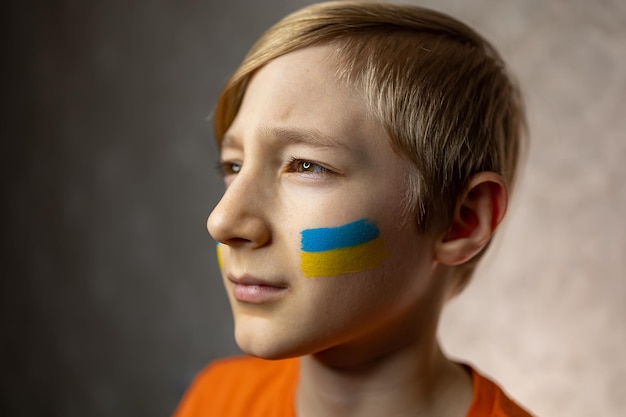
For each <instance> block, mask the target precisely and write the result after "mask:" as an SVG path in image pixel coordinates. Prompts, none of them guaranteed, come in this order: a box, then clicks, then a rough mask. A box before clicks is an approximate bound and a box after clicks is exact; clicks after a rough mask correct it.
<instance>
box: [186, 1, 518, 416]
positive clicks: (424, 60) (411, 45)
mask: <svg viewBox="0 0 626 417" xmlns="http://www.w3.org/2000/svg"><path fill="white" fill-rule="evenodd" d="M523 126H524V116H523V109H522V105H521V102H520V98H519V93H518V90H517V88H516V87H515V86H514V85H513V84H512V82H511V81H510V79H509V77H508V76H507V74H506V72H505V69H504V66H503V63H502V61H501V59H500V58H499V56H498V54H497V52H496V51H495V50H494V49H493V48H492V47H491V46H490V45H489V44H488V43H487V42H486V41H485V40H483V39H482V38H481V37H480V36H479V35H478V34H476V33H475V32H474V31H472V30H471V29H469V28H468V27H466V26H465V25H463V24H461V23H459V22H457V21H456V20H454V19H452V18H450V17H447V16H445V15H442V14H439V13H436V12H433V11H429V10H425V9H421V8H417V7H412V6H398V5H391V4H377V3H369V2H334V3H322V4H319V5H314V6H310V7H307V8H305V9H303V10H301V11H299V12H296V13H294V14H292V15H290V16H288V17H286V18H285V19H283V20H282V21H281V22H279V23H278V24H276V25H275V26H274V27H273V28H271V29H270V30H269V31H268V32H267V33H266V34H265V35H263V37H261V39H260V40H259V41H258V42H257V43H256V44H255V45H254V47H253V48H252V50H251V52H250V53H249V54H248V56H247V57H246V58H245V59H244V62H243V63H242V65H241V66H240V67H239V69H238V70H237V71H236V72H235V73H234V75H233V76H232V78H231V79H230V80H229V81H228V83H227V85H226V87H225V89H224V91H223V92H222V95H221V96H220V98H219V101H218V103H217V107H216V111H215V134H216V138H217V142H218V146H219V148H220V153H221V165H222V169H223V174H224V180H225V183H226V191H225V193H224V196H223V197H222V199H221V201H220V202H219V204H218V205H217V207H216V208H215V209H214V211H213V212H212V213H211V215H210V216H209V219H208V230H209V232H210V234H211V235H212V236H213V238H215V239H216V240H217V241H218V242H219V244H218V257H219V260H220V266H221V269H222V275H223V279H224V283H225V286H226V291H227V293H228V296H229V299H230V302H231V306H232V310H233V314H234V318H235V336H236V340H237V343H238V345H239V346H240V348H241V349H242V350H243V351H244V352H246V353H247V354H249V355H250V357H246V358H235V359H229V360H224V361H220V362H217V363H214V364H212V365H210V366H209V367H208V368H207V369H206V370H205V371H203V372H202V373H201V374H200V375H199V376H198V377H197V379H196V381H195V382H194V383H193V385H192V387H191V388H190V390H189V392H188V393H187V394H186V395H185V397H184V399H183V400H182V402H181V404H180V406H179V408H178V410H177V411H176V413H175V415H176V416H177V417H189V416H221V417H238V416H247V417H250V416H298V417H311V416H313V417H325V416H342V417H345V416H450V417H452V416H458V417H462V416H468V417H476V416H528V415H529V414H528V413H527V412H525V411H524V410H523V409H521V408H520V407H519V406H517V405H516V404H514V403H513V402H512V401H511V400H509V399H508V398H507V397H506V396H505V395H504V394H503V392H502V391H501V390H500V389H499V388H498V387H497V386H496V385H495V384H493V383H492V382H490V381H489V380H487V379H486V378H484V377H483V376H481V375H480V374H479V373H477V372H476V371H475V370H473V369H472V368H470V367H469V366H466V365H461V364H458V363H454V362H452V361H450V360H449V359H447V358H446V357H445V356H444V355H443V353H442V351H441V349H440V348H439V345H438V342H437V339H436V329H437V322H438V318H439V315H440V312H441V308H442V306H443V305H444V303H445V302H446V300H447V299H449V298H450V297H451V296H453V295H455V294H456V293H458V291H460V290H461V289H462V288H463V286H464V285H465V284H466V283H467V281H468V279H469V277H470V275H471V273H472V271H473V269H474V267H475V264H476V262H477V260H478V259H479V258H480V256H481V255H482V254H483V252H484V251H485V249H486V248H487V246H488V244H489V242H490V240H491V238H492V236H493V234H494V232H495V230H496V228H497V226H498V225H499V223H500V222H501V220H502V218H503V217H504V214H505V211H506V207H507V199H508V192H509V190H510V187H511V185H512V183H513V180H514V177H515V171H516V162H517V159H518V151H519V149H520V147H521V146H522V144H521V141H522V130H523Z"/></svg>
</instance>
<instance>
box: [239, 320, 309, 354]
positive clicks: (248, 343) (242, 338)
mask: <svg viewBox="0 0 626 417" xmlns="http://www.w3.org/2000/svg"><path fill="white" fill-rule="evenodd" d="M235 341H236V342H237V346H239V349H241V350H242V351H243V352H244V353H246V354H248V355H251V356H255V357H257V358H261V359H268V360H279V359H289V358H295V357H299V356H304V355H307V354H309V353H311V351H312V349H311V347H310V346H308V345H307V344H306V343H303V341H297V340H288V339H286V338H285V337H284V336H282V337H281V336H280V335H276V334H272V333H271V332H267V331H263V330H261V329H256V331H248V330H247V329H246V330H244V329H240V328H237V327H236V328H235Z"/></svg>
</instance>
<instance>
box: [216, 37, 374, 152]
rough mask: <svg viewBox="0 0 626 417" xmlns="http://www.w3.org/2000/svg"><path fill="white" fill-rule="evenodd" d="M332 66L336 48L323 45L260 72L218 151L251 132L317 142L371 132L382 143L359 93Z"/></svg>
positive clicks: (280, 58)
mask: <svg viewBox="0 0 626 417" xmlns="http://www.w3.org/2000/svg"><path fill="white" fill-rule="evenodd" d="M336 62H337V54H336V53H335V49H334V47H333V46H330V45H323V46H314V47H308V48H304V49H301V50H297V51H294V52H291V53H288V54H286V55H283V56H281V57H279V58H276V59H274V60H273V61H271V62H269V63H268V64H266V65H265V66H263V67H261V68H260V69H259V70H258V71H257V72H256V73H255V74H254V76H253V77H252V79H251V80H250V83H249V84H248V87H247V89H246V92H245V94H244V98H243V101H242V104H241V106H240V108H239V111H238V112H237V115H236V117H235V119H234V121H233V123H232V125H231V126H230V128H229V129H228V131H227V132H226V134H225V136H224V142H222V145H224V144H225V142H229V141H230V140H232V138H238V137H242V136H245V135H250V134H252V133H253V132H252V131H251V129H256V130H257V131H258V130H259V129H263V130H265V131H268V130H277V129H292V128H294V127H297V128H299V129H302V130H308V131H311V132H312V131H314V132H317V133H318V136H320V137H348V136H354V135H355V134H358V133H359V132H368V131H369V132H372V131H375V132H377V134H380V135H383V136H385V137H386V134H385V132H384V131H383V129H382V126H381V124H380V123H379V122H377V121H375V120H374V119H373V118H372V117H371V116H370V114H371V112H370V111H369V108H368V106H367V105H366V100H365V99H364V95H363V93H362V92H361V91H360V90H359V89H357V88H355V87H354V86H350V85H348V84H347V83H346V82H345V81H343V80H342V79H340V77H339V76H338V67H337V63H336ZM257 133H258V132H257Z"/></svg>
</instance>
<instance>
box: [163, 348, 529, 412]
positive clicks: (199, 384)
mask: <svg viewBox="0 0 626 417" xmlns="http://www.w3.org/2000/svg"><path fill="white" fill-rule="evenodd" d="M467 369H468V370H469V372H470V373H471V376H472V381H473V384H474V399H473V400H472V404H471V406H470V409H469V411H468V413H467V415H466V417H531V415H530V414H529V413H528V412H527V411H525V410H524V409H522V408H521V407H520V406H519V405H517V404H515V403H514V402H513V401H512V400H511V399H509V398H508V397H507V396H506V394H504V392H503V391H502V390H501V389H500V388H499V387H498V386H497V385H496V384H494V383H493V382H491V381H490V380H488V379H487V378H485V377H484V376H482V375H480V374H479V373H478V372H476V371H475V370H473V369H472V368H469V367H467ZM297 381H298V360H297V359H288V360H281V361H266V360H262V359H256V358H251V357H241V358H232V359H224V360H220V361H218V362H214V363H212V364H210V365H209V366H207V367H206V368H205V369H204V370H203V371H202V372H200V374H199V375H198V376H197V377H196V379H195V381H194V382H193V383H192V385H191V387H190V388H189V390H188V391H187V393H186V394H185V395H184V397H183V399H182V401H181V403H180V404H179V406H178V409H177V410H176V411H175V412H174V416H173V417H268V416H271V417H295V404H294V398H295V392H296V385H297Z"/></svg>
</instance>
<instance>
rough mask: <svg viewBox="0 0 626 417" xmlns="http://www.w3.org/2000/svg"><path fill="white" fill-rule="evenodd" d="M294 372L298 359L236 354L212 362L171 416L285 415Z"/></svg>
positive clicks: (293, 386)
mask: <svg viewBox="0 0 626 417" xmlns="http://www.w3.org/2000/svg"><path fill="white" fill-rule="evenodd" d="M297 373H298V361H297V359H290V360H280V361H268V360H263V359H257V358H252V357H237V358H228V359H222V360H219V361H215V362H212V363H210V364H209V365H207V366H206V367H205V368H204V369H203V370H202V371H201V372H200V373H199V374H198V376H196V378H195V380H194V381H193V382H192V384H191V386H190V387H189V389H188V391H187V392H186V393H185V395H184V397H183V399H182V400H181V402H180V404H179V406H178V409H177V410H176V412H175V413H174V417H193V416H200V415H202V416H206V417H209V416H224V415H228V416H240V415H241V416H244V415H246V416H250V415H264V414H265V415H267V414H270V410H271V414H273V415H288V414H285V412H287V411H288V410H290V409H292V401H293V400H292V397H293V396H291V395H285V394H287V393H289V392H292V391H294V390H295V385H296V380H297ZM260 394H263V395H260ZM253 410H254V411H253ZM283 411H284V412H283Z"/></svg>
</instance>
